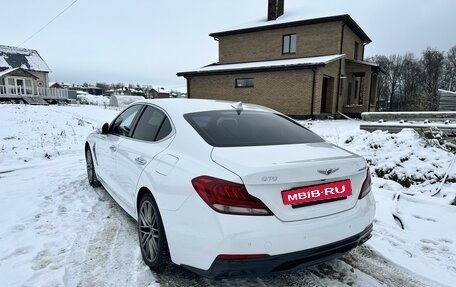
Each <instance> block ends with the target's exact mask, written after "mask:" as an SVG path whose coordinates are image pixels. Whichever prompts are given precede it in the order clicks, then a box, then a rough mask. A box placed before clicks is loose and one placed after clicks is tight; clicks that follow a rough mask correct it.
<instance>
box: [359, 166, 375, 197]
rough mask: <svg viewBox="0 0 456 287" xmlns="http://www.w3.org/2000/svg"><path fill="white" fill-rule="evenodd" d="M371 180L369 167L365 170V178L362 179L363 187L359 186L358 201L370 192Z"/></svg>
mask: <svg viewBox="0 0 456 287" xmlns="http://www.w3.org/2000/svg"><path fill="white" fill-rule="evenodd" d="M371 185H372V178H371V174H370V170H369V167H368V168H367V173H366V178H365V179H364V182H363V186H361V193H360V194H359V197H358V199H361V198H363V197H365V196H366V195H367V194H368V193H369V192H370V191H371V189H372V188H371Z"/></svg>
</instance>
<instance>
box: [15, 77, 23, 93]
mask: <svg viewBox="0 0 456 287" xmlns="http://www.w3.org/2000/svg"><path fill="white" fill-rule="evenodd" d="M16 90H17V94H18V95H24V94H25V84H24V80H22V79H16Z"/></svg>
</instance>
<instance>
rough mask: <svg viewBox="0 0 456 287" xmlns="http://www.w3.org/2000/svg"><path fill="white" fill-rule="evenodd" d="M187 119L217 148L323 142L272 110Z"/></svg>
mask: <svg viewBox="0 0 456 287" xmlns="http://www.w3.org/2000/svg"><path fill="white" fill-rule="evenodd" d="M184 118H185V119H186V120H187V121H188V122H189V123H190V125H192V127H193V128H194V129H195V130H196V131H197V132H198V133H199V135H200V136H201V137H202V138H203V139H204V140H205V141H206V142H207V143H208V144H210V145H212V146H214V147H237V146H261V145H283V144H301V143H315V142H323V139H322V138H321V137H319V136H318V135H316V134H315V133H313V132H311V131H310V130H308V129H306V128H305V127H303V126H302V125H300V124H299V123H297V122H295V121H293V120H291V119H289V118H287V117H285V116H283V115H280V114H275V113H270V112H261V111H250V110H244V111H242V112H240V113H238V112H236V111H235V110H232V111H230V110H229V111H206V112H197V113H189V114H185V115H184Z"/></svg>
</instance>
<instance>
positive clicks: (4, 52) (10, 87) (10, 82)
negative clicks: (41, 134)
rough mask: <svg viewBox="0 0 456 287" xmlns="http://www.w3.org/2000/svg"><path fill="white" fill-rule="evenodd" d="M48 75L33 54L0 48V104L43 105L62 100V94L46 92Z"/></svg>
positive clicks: (30, 51)
mask: <svg viewBox="0 0 456 287" xmlns="http://www.w3.org/2000/svg"><path fill="white" fill-rule="evenodd" d="M49 72H50V69H49V67H48V65H47V64H46V63H45V62H44V60H43V59H42V58H41V56H40V54H38V52H37V51H36V50H30V49H24V48H19V47H11V46H4V45H0V100H2V99H3V100H5V99H6V100H11V99H13V100H15V99H23V100H25V101H26V102H29V103H34V104H39V103H41V104H46V103H47V102H46V101H45V100H48V101H54V100H62V99H66V98H67V94H66V90H64V89H56V88H49Z"/></svg>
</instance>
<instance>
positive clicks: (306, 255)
mask: <svg viewBox="0 0 456 287" xmlns="http://www.w3.org/2000/svg"><path fill="white" fill-rule="evenodd" d="M372 228H373V226H372V224H370V225H369V226H368V227H367V228H366V229H364V230H363V231H362V232H361V233H359V234H356V235H354V236H352V237H350V238H346V239H344V240H340V241H337V242H334V243H331V244H327V245H324V246H319V247H315V248H311V249H307V250H303V251H298V252H292V253H287V254H281V255H274V256H268V257H265V258H261V259H244V260H222V259H219V258H216V259H215V261H214V262H213V263H212V265H211V267H210V268H209V269H208V270H203V269H198V268H194V267H191V266H186V265H182V266H184V267H186V268H187V269H189V270H191V271H193V272H195V273H197V274H199V275H202V276H206V277H209V278H223V277H234V276H236V277H238V276H257V275H262V274H272V273H280V272H284V271H289V270H293V269H297V268H304V267H307V266H311V265H315V264H319V263H321V262H324V261H327V260H331V259H333V258H337V257H339V256H341V255H342V254H344V253H346V252H348V251H350V250H351V249H353V248H355V247H356V246H358V245H360V244H362V243H364V242H365V241H367V240H368V239H369V238H370V237H371V232H372Z"/></svg>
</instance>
